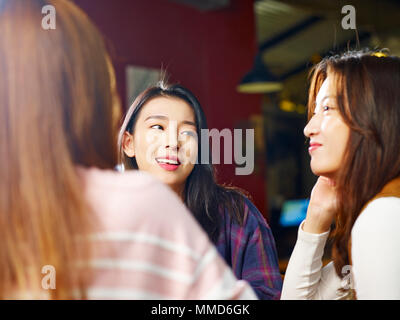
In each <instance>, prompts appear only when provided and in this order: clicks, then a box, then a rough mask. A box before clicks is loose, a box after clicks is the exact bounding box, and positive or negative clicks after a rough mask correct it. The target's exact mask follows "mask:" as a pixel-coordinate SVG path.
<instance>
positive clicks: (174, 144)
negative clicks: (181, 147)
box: [165, 121, 179, 150]
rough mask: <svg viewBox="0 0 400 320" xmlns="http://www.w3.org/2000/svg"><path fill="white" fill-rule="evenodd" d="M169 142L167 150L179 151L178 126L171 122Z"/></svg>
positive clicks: (167, 142) (168, 131) (168, 133)
mask: <svg viewBox="0 0 400 320" xmlns="http://www.w3.org/2000/svg"><path fill="white" fill-rule="evenodd" d="M166 138H167V141H166V146H165V147H166V148H168V149H172V150H177V149H178V144H179V141H178V126H177V124H176V123H174V121H170V124H169V126H168V130H167V137H166Z"/></svg>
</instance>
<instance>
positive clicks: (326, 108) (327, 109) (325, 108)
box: [322, 106, 331, 111]
mask: <svg viewBox="0 0 400 320" xmlns="http://www.w3.org/2000/svg"><path fill="white" fill-rule="evenodd" d="M329 110H331V107H329V106H324V107H323V108H322V111H329Z"/></svg>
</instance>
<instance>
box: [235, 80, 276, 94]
mask: <svg viewBox="0 0 400 320" xmlns="http://www.w3.org/2000/svg"><path fill="white" fill-rule="evenodd" d="M237 90H238V91H239V92H242V93H268V92H275V91H279V90H282V83H281V82H252V83H243V84H240V85H238V86H237Z"/></svg>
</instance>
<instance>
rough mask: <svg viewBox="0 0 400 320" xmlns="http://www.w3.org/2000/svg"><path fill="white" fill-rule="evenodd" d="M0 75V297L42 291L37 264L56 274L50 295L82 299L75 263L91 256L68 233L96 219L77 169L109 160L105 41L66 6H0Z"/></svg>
mask: <svg viewBox="0 0 400 320" xmlns="http://www.w3.org/2000/svg"><path fill="white" fill-rule="evenodd" d="M45 5H52V6H54V8H55V9H56V29H55V30H51V29H50V30H44V29H43V28H42V26H41V21H42V19H43V17H44V16H43V14H42V8H43V6H45ZM0 74H1V78H0V156H1V163H0V239H1V244H0V298H7V297H9V296H10V295H11V297H12V294H13V292H20V291H21V292H24V291H25V292H32V293H33V295H34V297H36V293H39V294H40V293H43V291H41V290H42V289H41V281H42V278H43V277H44V275H43V274H42V267H43V266H45V265H51V266H53V267H54V268H55V271H56V289H55V290H49V291H48V293H49V294H50V298H55V299H68V298H73V297H76V296H74V295H73V293H72V290H73V289H81V290H80V292H81V293H82V294H81V295H80V296H77V297H81V298H82V297H84V296H85V295H84V288H85V282H86V281H87V277H86V276H87V274H85V273H82V272H79V270H78V269H77V267H76V262H79V261H88V259H89V257H90V254H91V250H90V245H89V243H87V242H79V243H78V242H77V241H76V239H77V237H75V236H82V235H83V236H84V235H87V234H88V233H89V232H90V230H91V228H92V226H93V224H94V223H96V221H93V217H92V216H91V215H90V214H89V211H88V208H87V205H86V202H85V199H84V197H83V195H82V185H81V182H80V180H79V176H78V173H77V170H76V166H77V165H80V166H96V167H99V168H113V167H114V166H115V164H116V163H117V159H116V157H117V154H116V143H115V140H116V126H115V125H116V124H115V125H114V124H113V123H112V121H111V119H112V117H113V116H115V115H113V111H112V102H113V94H112V90H111V85H112V73H111V72H110V63H109V61H108V56H107V53H106V49H105V46H104V43H103V39H102V37H101V35H100V33H99V32H98V30H97V29H96V27H95V26H94V25H93V24H92V23H91V22H90V20H89V18H88V17H87V16H86V15H85V14H84V13H83V12H82V11H81V10H80V9H78V7H76V6H75V5H74V4H73V3H71V2H69V1H66V0H57V1H53V0H29V1H26V0H5V1H1V6H0ZM78 292H79V291H78Z"/></svg>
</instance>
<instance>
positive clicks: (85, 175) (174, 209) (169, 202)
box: [78, 168, 190, 227]
mask: <svg viewBox="0 0 400 320" xmlns="http://www.w3.org/2000/svg"><path fill="white" fill-rule="evenodd" d="M78 172H79V175H80V177H81V178H82V180H83V185H84V188H83V192H84V194H85V197H86V199H87V201H88V203H89V205H90V206H91V208H92V209H94V211H95V212H97V213H98V215H99V216H100V217H101V220H103V221H105V222H106V223H109V224H110V225H113V226H115V227H117V226H119V225H121V224H123V223H127V224H131V225H134V226H137V225H138V224H153V225H154V226H155V225H162V224H163V223H166V221H165V220H166V219H170V221H171V220H172V221H176V220H179V222H178V223H176V224H185V223H190V221H187V220H188V219H187V217H188V216H190V215H189V214H188V213H187V211H186V209H185V207H184V205H183V203H182V202H181V201H180V200H179V199H178V197H177V196H176V195H175V194H174V193H173V192H172V191H171V190H170V189H169V188H168V187H167V186H165V185H164V184H163V183H161V182H160V181H158V180H156V179H155V178H153V177H152V176H151V175H149V174H147V173H144V172H140V171H136V170H131V171H127V172H124V173H120V172H117V171H113V170H102V169H97V168H89V169H87V168H78ZM164 213H166V214H164ZM167 216H168V217H167ZM111 220H112V222H111Z"/></svg>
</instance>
